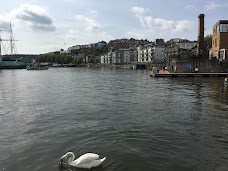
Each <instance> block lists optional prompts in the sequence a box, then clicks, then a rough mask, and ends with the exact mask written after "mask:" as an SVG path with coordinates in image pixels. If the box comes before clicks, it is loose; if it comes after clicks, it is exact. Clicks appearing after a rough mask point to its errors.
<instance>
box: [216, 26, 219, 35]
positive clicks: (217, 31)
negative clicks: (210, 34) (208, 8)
mask: <svg viewBox="0 0 228 171" xmlns="http://www.w3.org/2000/svg"><path fill="white" fill-rule="evenodd" d="M218 33H219V25H217V26H216V34H218Z"/></svg>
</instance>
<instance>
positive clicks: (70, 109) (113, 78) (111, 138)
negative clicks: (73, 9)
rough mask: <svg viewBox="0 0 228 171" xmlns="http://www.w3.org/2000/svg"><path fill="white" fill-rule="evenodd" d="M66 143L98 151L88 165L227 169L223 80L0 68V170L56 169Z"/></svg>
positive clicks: (108, 169) (109, 170)
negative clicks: (98, 159)
mask: <svg viewBox="0 0 228 171" xmlns="http://www.w3.org/2000/svg"><path fill="white" fill-rule="evenodd" d="M69 150H70V151H73V152H74V153H75V155H76V157H78V156H80V155H81V154H84V153H86V152H95V153H98V154H100V156H101V157H103V156H106V157H107V159H106V161H105V162H104V163H103V165H102V166H101V167H98V168H94V169H92V170H94V171H139V170H153V171H157V170H175V171H178V170H180V171H183V170H185V171H186V170H187V171H188V170H189V171H192V170H199V171H202V170H207V171H208V170H213V171H223V170H224V171H225V170H228V85H227V84H224V81H223V79H222V78H197V77H196V78H151V77H150V71H147V70H128V69H104V68H99V69H91V68H50V69H49V70H44V71H27V70H0V170H4V171H14V170H15V171H31V170H33V171H59V170H64V169H60V168H59V167H58V162H59V159H60V157H61V156H62V155H63V154H65V153H66V152H67V151H69ZM69 169H70V170H83V169H76V168H66V169H65V170H69Z"/></svg>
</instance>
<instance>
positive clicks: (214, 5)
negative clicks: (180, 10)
mask: <svg viewBox="0 0 228 171" xmlns="http://www.w3.org/2000/svg"><path fill="white" fill-rule="evenodd" d="M220 7H228V3H221V4H219V3H215V2H209V3H207V4H206V5H205V9H206V10H214V9H216V8H220Z"/></svg>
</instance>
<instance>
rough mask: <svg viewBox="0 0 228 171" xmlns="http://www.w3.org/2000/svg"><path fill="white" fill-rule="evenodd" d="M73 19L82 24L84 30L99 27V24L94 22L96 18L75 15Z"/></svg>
mask: <svg viewBox="0 0 228 171" xmlns="http://www.w3.org/2000/svg"><path fill="white" fill-rule="evenodd" d="M75 19H76V21H77V22H79V24H82V25H83V27H84V29H85V30H86V31H93V30H96V29H98V28H100V25H99V24H98V23H97V22H96V20H94V19H91V18H89V17H86V16H83V15H76V16H75Z"/></svg>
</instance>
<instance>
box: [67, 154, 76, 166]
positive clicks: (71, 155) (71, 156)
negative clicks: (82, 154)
mask: <svg viewBox="0 0 228 171" xmlns="http://www.w3.org/2000/svg"><path fill="white" fill-rule="evenodd" d="M68 156H69V157H68V158H69V159H68V164H70V163H71V162H72V161H73V160H74V158H75V155H74V153H72V152H69V153H68Z"/></svg>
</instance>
